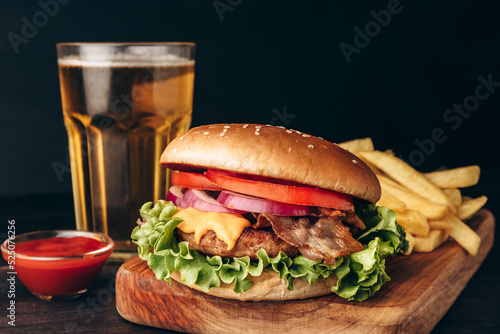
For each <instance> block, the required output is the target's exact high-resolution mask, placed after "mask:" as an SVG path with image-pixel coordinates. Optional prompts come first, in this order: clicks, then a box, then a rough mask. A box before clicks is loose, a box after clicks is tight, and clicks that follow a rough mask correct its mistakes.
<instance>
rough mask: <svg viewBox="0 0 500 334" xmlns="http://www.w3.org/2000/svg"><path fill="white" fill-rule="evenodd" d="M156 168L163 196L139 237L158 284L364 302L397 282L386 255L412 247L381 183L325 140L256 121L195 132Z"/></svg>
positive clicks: (144, 213) (145, 215)
mask: <svg viewBox="0 0 500 334" xmlns="http://www.w3.org/2000/svg"><path fill="white" fill-rule="evenodd" d="M160 164H161V165H162V166H164V167H166V168H168V169H169V170H170V171H172V175H171V180H172V186H171V188H170V189H169V191H168V194H167V196H166V199H165V200H159V201H158V202H157V203H155V204H154V205H153V203H152V202H149V203H146V204H144V205H143V206H142V208H141V209H140V215H141V219H139V221H138V226H137V227H136V228H135V229H134V231H133V232H132V236H131V237H132V240H133V241H134V242H135V243H136V244H137V245H138V253H139V256H140V257H141V259H143V260H145V261H147V263H148V266H149V267H150V268H151V269H152V271H153V272H154V273H155V275H156V277H157V278H158V279H160V280H166V281H168V282H172V279H173V280H175V281H177V282H179V283H181V284H184V285H187V286H189V287H191V288H193V289H197V290H199V291H202V292H204V293H207V294H210V295H214V296H217V297H221V298H227V299H239V300H252V301H261V300H289V299H305V298H312V297H319V296H324V295H328V294H332V293H335V294H337V295H339V296H341V297H343V298H346V299H348V300H357V301H362V300H365V299H366V298H368V297H370V296H372V295H373V294H374V293H375V292H376V291H378V290H379V289H380V287H381V286H382V285H383V284H384V283H385V282H387V281H389V280H390V278H389V276H388V275H387V273H386V272H385V259H386V258H387V257H389V256H394V255H396V254H397V253H398V252H400V251H405V249H406V248H407V247H408V243H407V242H406V239H405V232H404V229H403V228H402V227H401V226H399V225H398V224H397V223H396V214H395V213H394V212H393V211H391V210H390V209H388V208H387V207H377V206H376V205H375V203H376V202H377V201H378V200H379V198H380V192H381V190H380V184H379V182H378V179H377V177H376V176H375V174H374V173H373V172H372V170H371V169H370V168H369V167H368V166H367V165H366V164H365V163H364V162H363V161H362V160H361V159H359V158H358V157H357V156H355V155H353V154H351V153H350V152H348V151H346V150H344V149H342V148H340V147H339V146H337V145H336V144H333V143H331V142H329V141H327V140H324V139H322V138H319V137H315V136H312V135H309V134H306V133H302V132H300V131H296V130H290V129H285V128H283V127H275V126H269V125H258V124H213V125H205V126H200V127H195V128H192V129H190V130H189V131H187V132H185V133H184V134H182V135H181V136H179V137H177V138H176V139H174V140H173V141H172V142H171V143H170V144H169V145H168V146H167V147H166V149H165V151H164V152H163V154H162V155H161V158H160Z"/></svg>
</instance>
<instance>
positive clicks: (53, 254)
mask: <svg viewBox="0 0 500 334" xmlns="http://www.w3.org/2000/svg"><path fill="white" fill-rule="evenodd" d="M105 247H107V245H106V244H105V243H103V242H101V241H99V240H96V239H93V238H87V237H82V236H77V237H71V238H62V237H53V238H48V239H40V240H32V241H25V242H21V243H19V244H16V247H15V252H16V259H15V271H16V272H17V276H18V277H19V279H20V280H21V281H22V282H23V283H24V285H25V286H26V287H27V288H28V289H29V290H30V291H31V292H32V293H34V294H35V295H39V296H41V297H43V296H65V295H74V294H79V293H82V292H84V291H85V290H87V288H88V287H89V286H90V284H91V283H92V281H93V280H94V279H95V278H96V276H97V274H98V273H99V271H100V270H101V268H102V266H103V265H104V262H105V261H106V259H107V258H108V257H109V255H111V252H112V251H113V249H112V247H108V248H109V249H108V250H106V251H104V252H96V254H92V253H91V254H87V253H89V252H93V251H97V250H99V249H103V248H105ZM83 254H85V255H83ZM3 256H4V258H5V257H6V254H5V253H3Z"/></svg>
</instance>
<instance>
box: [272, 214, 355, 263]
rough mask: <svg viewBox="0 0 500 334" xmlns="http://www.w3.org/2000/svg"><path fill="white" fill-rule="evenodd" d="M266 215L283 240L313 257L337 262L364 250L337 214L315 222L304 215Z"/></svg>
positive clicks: (308, 256)
mask: <svg viewBox="0 0 500 334" xmlns="http://www.w3.org/2000/svg"><path fill="white" fill-rule="evenodd" d="M263 216H264V217H266V218H267V219H268V220H269V222H270V223H271V225H272V227H273V230H274V233H276V235H277V236H278V237H279V238H280V239H283V240H285V241H286V242H287V243H289V244H290V245H292V246H295V247H297V248H298V249H299V251H300V252H301V253H302V254H303V255H304V256H305V257H307V258H308V259H310V260H320V259H324V260H325V264H327V265H334V264H335V258H337V257H339V256H342V255H348V254H351V253H355V252H359V251H361V250H363V246H362V245H361V243H360V242H359V241H357V240H356V239H354V238H353V236H352V234H351V232H350V230H349V228H348V227H346V226H344V225H343V224H342V221H341V219H340V217H338V216H337V217H333V216H323V217H321V218H319V219H318V221H317V222H316V223H315V224H311V221H310V219H309V218H304V217H303V218H299V219H296V220H295V219H293V218H292V217H288V216H274V215H269V214H263Z"/></svg>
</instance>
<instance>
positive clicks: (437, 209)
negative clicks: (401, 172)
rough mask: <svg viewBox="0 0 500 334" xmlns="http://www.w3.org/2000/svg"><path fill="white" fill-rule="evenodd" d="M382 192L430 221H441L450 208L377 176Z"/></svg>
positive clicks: (381, 176)
mask: <svg viewBox="0 0 500 334" xmlns="http://www.w3.org/2000/svg"><path fill="white" fill-rule="evenodd" d="M377 177H378V179H379V181H380V185H381V186H382V191H385V192H387V193H389V194H391V195H392V196H393V197H395V198H397V199H399V200H400V201H402V202H404V203H405V204H406V207H407V208H408V209H410V210H416V211H420V212H421V213H423V214H424V216H425V217H427V218H428V219H434V220H436V219H441V218H443V216H444V215H445V214H446V212H448V206H447V205H444V204H439V203H433V202H431V201H429V200H428V199H426V198H423V197H422V196H419V195H417V194H415V193H414V192H412V191H410V190H408V189H405V188H404V187H402V186H401V185H399V184H397V183H396V182H394V181H393V180H391V179H389V178H387V177H385V176H383V175H377Z"/></svg>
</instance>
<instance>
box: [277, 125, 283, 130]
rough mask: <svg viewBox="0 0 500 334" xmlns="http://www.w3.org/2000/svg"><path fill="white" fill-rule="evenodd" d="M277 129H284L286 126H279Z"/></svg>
mask: <svg viewBox="0 0 500 334" xmlns="http://www.w3.org/2000/svg"><path fill="white" fill-rule="evenodd" d="M277 128H280V129H284V128H285V127H284V126H281V125H279V126H277Z"/></svg>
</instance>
